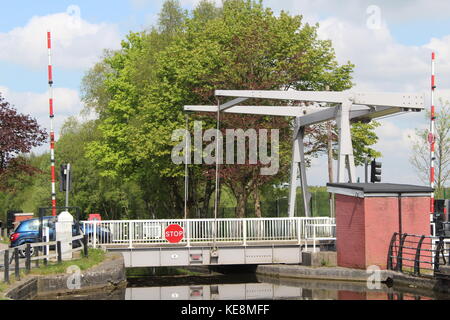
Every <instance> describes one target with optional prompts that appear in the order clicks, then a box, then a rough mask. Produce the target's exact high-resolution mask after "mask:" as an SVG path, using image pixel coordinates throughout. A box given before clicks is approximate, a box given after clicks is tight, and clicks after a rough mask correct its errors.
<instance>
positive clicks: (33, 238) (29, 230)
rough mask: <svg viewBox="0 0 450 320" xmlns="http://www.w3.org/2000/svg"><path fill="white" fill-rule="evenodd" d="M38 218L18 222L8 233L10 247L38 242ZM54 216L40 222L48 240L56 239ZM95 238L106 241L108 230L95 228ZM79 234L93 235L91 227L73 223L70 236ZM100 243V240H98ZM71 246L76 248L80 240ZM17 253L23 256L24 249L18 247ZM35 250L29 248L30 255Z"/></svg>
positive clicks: (107, 239) (109, 237)
mask: <svg viewBox="0 0 450 320" xmlns="http://www.w3.org/2000/svg"><path fill="white" fill-rule="evenodd" d="M39 220H40V219H39V218H35V219H29V220H25V221H22V222H20V224H19V225H18V226H17V228H16V229H15V230H14V232H13V233H12V234H11V235H10V237H9V240H10V242H11V243H10V247H11V248H14V247H17V246H21V245H23V244H27V243H36V242H39V225H40V222H39ZM55 222H56V217H53V216H50V217H43V218H42V224H43V227H48V228H49V236H50V241H55V239H56V227H55ZM96 233H97V238H98V239H104V242H108V241H109V240H110V239H111V236H110V232H109V230H107V229H105V228H97V231H96ZM80 234H87V235H88V237H89V238H92V236H93V228H89V227H88V228H84V227H82V226H79V227H78V228H77V224H76V223H74V224H73V226H72V236H74V237H75V236H78V235H80ZM99 243H100V241H99ZM72 246H73V247H74V248H77V247H79V246H81V240H76V241H74V242H73V244H72ZM19 254H20V256H21V257H25V249H20V250H19ZM35 254H36V251H35V250H34V248H31V255H32V256H33V255H35Z"/></svg>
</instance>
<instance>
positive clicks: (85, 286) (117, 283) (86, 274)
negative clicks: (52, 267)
mask: <svg viewBox="0 0 450 320" xmlns="http://www.w3.org/2000/svg"><path fill="white" fill-rule="evenodd" d="M126 283H127V281H126V270H125V263H124V260H123V256H122V255H121V254H117V253H107V254H106V257H105V260H104V261H103V262H102V263H100V264H99V265H97V266H94V267H92V268H90V269H88V270H83V271H80V272H79V273H70V274H54V275H29V276H26V277H25V278H24V279H23V280H21V281H20V282H18V283H16V284H14V285H13V286H12V288H10V289H9V290H8V291H6V293H5V297H6V298H9V299H12V300H31V299H39V297H41V296H42V297H48V296H52V297H56V296H60V295H68V294H71V295H73V294H82V293H84V292H89V291H102V290H104V291H114V290H116V289H121V288H124V287H126Z"/></svg>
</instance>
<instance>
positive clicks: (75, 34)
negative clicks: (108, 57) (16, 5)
mask: <svg viewBox="0 0 450 320" xmlns="http://www.w3.org/2000/svg"><path fill="white" fill-rule="evenodd" d="M77 8H78V7H77V6H71V7H69V8H68V12H65V13H57V14H51V15H47V16H35V17H33V18H31V19H30V20H29V21H28V23H27V24H26V25H25V26H22V27H17V28H14V29H12V30H10V31H9V32H6V33H0V60H2V61H6V62H12V63H17V64H20V65H24V66H27V67H33V68H45V66H46V65H47V61H48V56H47V41H46V39H47V31H51V32H52V37H53V43H52V44H53V65H54V66H55V67H56V68H67V69H83V70H84V69H86V68H88V67H90V66H91V65H92V64H93V63H94V62H95V61H96V60H98V58H99V57H100V56H101V54H102V52H103V50H104V49H106V48H110V49H117V48H119V46H120V35H119V32H118V30H117V27H116V26H115V25H112V24H107V23H100V24H92V23H89V22H87V21H85V20H83V19H82V17H81V15H80V11H79V9H77ZM69 9H70V10H69Z"/></svg>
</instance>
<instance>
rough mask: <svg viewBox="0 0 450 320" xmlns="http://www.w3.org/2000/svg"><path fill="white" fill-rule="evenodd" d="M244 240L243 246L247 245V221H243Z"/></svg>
mask: <svg viewBox="0 0 450 320" xmlns="http://www.w3.org/2000/svg"><path fill="white" fill-rule="evenodd" d="M242 239H243V245H244V246H246V245H247V220H245V219H244V220H242Z"/></svg>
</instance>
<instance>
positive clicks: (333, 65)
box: [86, 0, 372, 216]
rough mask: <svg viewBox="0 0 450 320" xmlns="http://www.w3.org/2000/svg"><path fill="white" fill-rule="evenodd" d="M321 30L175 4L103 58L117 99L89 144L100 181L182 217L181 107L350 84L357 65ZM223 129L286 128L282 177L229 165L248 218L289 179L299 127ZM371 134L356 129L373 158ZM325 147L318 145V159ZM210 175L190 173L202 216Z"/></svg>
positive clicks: (282, 19) (229, 124) (261, 123)
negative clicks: (139, 193) (125, 186)
mask: <svg viewBox="0 0 450 320" xmlns="http://www.w3.org/2000/svg"><path fill="white" fill-rule="evenodd" d="M317 28H318V25H315V26H311V25H309V24H305V23H303V19H302V17H301V16H292V15H289V14H288V13H286V12H281V13H280V15H279V16H275V15H274V14H273V12H272V11H271V10H270V9H268V8H264V7H263V5H262V4H261V3H259V2H255V1H242V0H233V1H232V0H228V1H225V2H224V4H223V8H222V9H218V8H214V6H213V4H212V3H211V2H209V1H202V2H200V4H199V6H198V7H197V8H196V9H195V10H194V11H193V12H192V14H191V15H188V14H186V12H184V11H183V10H182V9H181V7H180V6H179V3H178V2H177V1H167V2H166V3H165V5H164V6H163V10H162V12H161V14H160V20H159V27H158V28H153V29H151V30H150V31H149V32H140V33H130V34H129V35H128V36H127V39H126V40H125V41H123V42H122V49H121V50H119V51H117V52H115V53H114V54H112V55H110V56H108V57H106V58H105V59H104V60H103V61H102V62H101V63H105V64H106V65H107V66H105V67H103V69H102V72H105V74H104V75H103V76H102V77H104V79H105V80H104V81H103V82H102V85H103V86H104V87H102V91H101V92H106V93H107V96H108V99H109V100H108V103H107V107H106V108H101V110H100V111H101V112H100V114H99V119H100V122H99V126H98V128H99V131H100V137H99V139H98V140H95V141H93V142H91V143H89V144H88V148H87V156H88V157H89V158H90V159H91V160H92V161H93V162H94V163H95V164H96V165H97V166H98V167H99V168H101V174H102V176H108V177H116V178H117V177H123V178H124V179H125V180H130V179H131V180H133V181H137V182H138V183H139V185H140V187H141V189H142V190H146V195H145V199H146V202H147V203H148V206H149V207H158V208H160V207H161V206H160V205H159V203H160V202H161V200H160V199H161V197H164V199H165V201H166V200H167V203H168V204H169V205H168V207H169V208H167V209H166V210H165V211H164V214H167V215H170V216H180V215H181V214H182V212H183V210H182V207H183V196H182V195H183V179H182V177H183V176H184V168H183V167H181V166H175V165H174V164H173V163H172V160H171V153H172V148H173V146H174V145H175V144H176V143H178V142H173V141H171V136H172V132H173V131H174V130H176V129H180V128H183V127H184V126H185V113H184V112H183V105H186V104H216V99H215V96H214V90H215V89H266V90H270V89H277V90H279V89H286V90H287V89H290V88H292V89H297V90H324V89H325V88H329V89H331V90H336V91H339V90H345V89H348V88H350V87H351V86H352V83H351V72H352V70H353V65H352V64H350V63H347V64H345V65H339V64H338V63H337V61H336V58H335V53H334V50H333V48H332V44H331V42H330V41H323V40H319V39H318V37H317ZM88 75H89V74H88ZM88 78H89V77H88ZM88 78H87V79H88ZM91 78H92V79H95V77H94V76H91ZM92 79H91V80H92ZM86 83H88V86H89V82H86ZM87 92H92V91H87ZM94 96H95V95H94ZM92 101H95V100H92ZM252 103H256V101H249V104H252ZM259 103H270V104H273V103H274V102H273V101H259ZM196 119H200V120H202V121H203V122H204V127H205V128H210V127H214V121H215V120H214V119H212V118H211V117H208V116H198V117H197V116H196ZM223 125H224V127H226V128H242V129H244V130H246V129H247V128H254V129H259V128H268V129H270V128H281V129H282V132H281V134H282V136H281V142H282V146H281V158H282V161H281V162H282V163H281V166H282V170H280V174H279V175H277V176H274V177H271V178H270V179H261V177H260V176H259V168H260V167H259V166H253V167H252V166H241V167H234V168H231V167H228V168H227V167H224V170H223V172H222V179H223V181H225V183H226V184H227V186H228V187H229V188H230V189H231V190H232V191H233V193H234V195H235V197H236V198H237V200H238V201H237V202H238V209H237V214H238V215H240V216H243V215H244V214H245V203H246V202H247V199H248V197H249V196H250V194H253V195H254V198H255V199H258V190H259V189H260V188H261V187H262V186H263V185H264V184H279V183H280V182H281V181H283V180H286V176H287V174H288V170H287V168H288V166H289V159H290V152H291V150H290V149H291V146H290V139H291V138H290V131H289V129H290V127H291V126H292V124H291V123H290V122H289V120H288V119H284V118H279V119H273V118H268V117H255V116H233V115H227V116H224V118H223ZM191 129H192V128H191ZM321 130H322V129H321V127H311V128H309V129H308V134H309V135H310V136H313V134H321ZM364 130H367V131H371V130H372V128H370V126H361V127H360V129H358V127H357V130H356V133H358V137H357V141H356V143H355V147H356V149H357V150H359V149H360V150H361V151H358V152H362V153H363V152H366V151H367V152H368V150H367V149H366V150H364V148H365V146H366V143H367V141H369V140H370V139H367V137H365V136H364V135H363V134H362V133H361V134H360V131H364ZM358 139H359V140H358ZM358 141H362V142H361V144H359V143H358ZM364 141H366V142H364ZM369 142H370V141H369ZM322 147H323V148H325V145H324V144H323V145H322ZM322 151H323V149H320V148H318V147H317V146H315V145H313V144H311V152H310V156H315V155H316V154H317V153H319V152H322ZM211 169H212V168H210V167H209V168H208V167H204V166H191V168H190V179H191V181H190V182H191V183H190V185H191V188H190V199H191V202H190V208H191V209H193V210H197V209H198V206H199V203H200V202H201V203H202V204H203V211H204V209H205V208H206V207H207V206H208V205H209V202H210V201H209V200H210V196H211V193H212V192H213V191H214V188H213V185H211ZM150 190H151V191H150ZM256 202H258V200H256ZM195 207H197V208H195ZM158 210H159V209H158Z"/></svg>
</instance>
